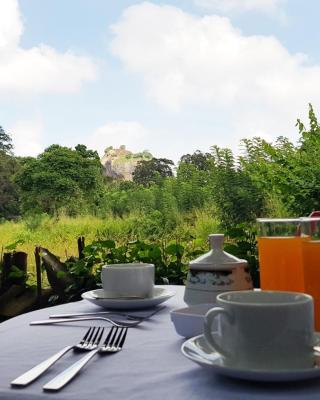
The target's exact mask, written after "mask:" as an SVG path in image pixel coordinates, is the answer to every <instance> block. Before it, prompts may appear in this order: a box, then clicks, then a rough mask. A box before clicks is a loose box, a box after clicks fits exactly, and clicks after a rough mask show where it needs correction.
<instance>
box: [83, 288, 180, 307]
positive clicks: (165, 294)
mask: <svg viewBox="0 0 320 400" xmlns="http://www.w3.org/2000/svg"><path fill="white" fill-rule="evenodd" d="M154 289H156V290H161V291H162V293H159V294H154V295H153V296H151V297H143V298H140V297H139V298H138V297H137V298H135V297H132V298H121V297H94V296H92V295H91V293H92V292H96V291H97V290H103V289H101V288H99V289H93V290H89V291H87V292H84V293H82V295H81V296H83V295H87V296H88V295H89V296H91V299H94V300H98V301H99V300H101V301H110V302H117V303H120V302H124V303H128V302H149V301H152V300H157V299H160V298H163V297H168V296H170V297H172V296H174V295H175V292H174V291H173V290H167V289H165V288H162V287H156V286H154Z"/></svg>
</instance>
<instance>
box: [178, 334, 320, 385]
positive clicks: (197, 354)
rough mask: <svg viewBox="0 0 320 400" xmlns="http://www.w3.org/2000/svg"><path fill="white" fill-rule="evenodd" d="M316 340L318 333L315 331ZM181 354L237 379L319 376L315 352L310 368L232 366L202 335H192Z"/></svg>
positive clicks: (319, 360)
mask: <svg viewBox="0 0 320 400" xmlns="http://www.w3.org/2000/svg"><path fill="white" fill-rule="evenodd" d="M315 335H316V341H318V340H319V339H320V333H318V332H317V333H316V334H315ZM181 351H182V353H183V355H185V356H186V357H187V358H189V359H190V360H192V361H194V362H196V363H197V364H199V365H201V366H202V367H205V368H208V369H210V370H212V371H214V372H216V373H219V374H221V375H226V376H230V377H233V378H238V379H246V380H251V381H265V382H286V381H296V380H303V379H310V378H316V377H320V354H319V353H316V352H315V357H314V359H315V364H314V367H312V368H301V369H289V370H249V369H241V368H232V367H230V366H226V365H224V362H223V358H222V356H221V355H220V354H219V353H218V352H212V350H211V349H210V348H209V346H208V344H207V342H206V340H205V338H204V336H203V335H199V336H196V337H193V338H191V339H189V340H187V341H186V342H184V343H183V345H182V347H181Z"/></svg>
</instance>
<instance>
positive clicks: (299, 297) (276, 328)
mask: <svg viewBox="0 0 320 400" xmlns="http://www.w3.org/2000/svg"><path fill="white" fill-rule="evenodd" d="M217 303H218V305H219V307H214V308H212V309H211V310H209V311H208V312H207V314H206V316H205V323H204V336H205V338H206V341H207V342H208V344H209V346H210V347H211V348H212V350H213V351H217V352H218V353H220V354H221V355H222V356H223V361H224V364H225V365H227V366H230V367H234V368H245V369H259V370H270V369H272V370H275V369H276V370H281V369H282V370H285V369H300V368H311V367H312V366H313V364H314V352H313V346H314V345H315V338H314V320H313V299H312V297H311V296H309V295H307V294H304V293H294V292H280V291H252V290H248V291H246V290H244V291H235V292H225V293H221V294H219V295H218V296H217ZM218 315H220V324H219V332H216V333H213V332H212V328H211V327H212V322H213V320H214V319H215V318H216V317H217V316H218Z"/></svg>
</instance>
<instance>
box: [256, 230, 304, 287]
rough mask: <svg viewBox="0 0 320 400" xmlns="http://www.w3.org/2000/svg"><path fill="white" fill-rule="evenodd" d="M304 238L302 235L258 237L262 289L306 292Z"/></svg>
mask: <svg viewBox="0 0 320 400" xmlns="http://www.w3.org/2000/svg"><path fill="white" fill-rule="evenodd" d="M304 240H305V239H304V238H302V237H301V236H267V237H264V236H262V237H259V238H258V249H259V263H260V286H261V289H264V290H286V291H291V292H304V274H303V260H302V242H303V241H304Z"/></svg>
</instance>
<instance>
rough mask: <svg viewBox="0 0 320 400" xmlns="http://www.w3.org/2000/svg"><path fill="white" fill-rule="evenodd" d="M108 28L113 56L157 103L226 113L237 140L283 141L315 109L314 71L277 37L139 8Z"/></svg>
mask: <svg viewBox="0 0 320 400" xmlns="http://www.w3.org/2000/svg"><path fill="white" fill-rule="evenodd" d="M112 30H113V32H114V35H115V38H114V40H113V42H112V52H113V54H114V55H116V56H117V57H118V58H119V59H120V60H121V61H122V62H123V64H124V65H125V66H126V68H127V69H128V70H129V71H131V72H133V73H136V74H137V75H139V76H141V77H142V79H143V81H144V84H145V87H146V91H147V94H148V95H149V96H150V97H152V98H153V99H154V100H155V101H156V102H157V103H158V104H160V105H161V106H163V107H164V108H166V109H168V110H172V111H180V110H183V109H184V107H188V110H190V107H194V108H196V107H208V108H210V109H211V110H212V112H213V113H218V114H220V115H221V114H222V113H225V115H226V120H227V121H228V123H229V121H230V120H232V121H234V126H233V134H234V135H236V137H237V138H238V137H239V136H240V137H242V138H243V137H247V136H252V135H254V134H257V133H261V132H262V133H264V134H265V135H272V136H273V137H274V136H278V135H288V134H289V133H290V132H293V131H294V132H295V131H296V129H295V128H294V122H295V119H296V118H297V117H299V116H303V115H305V113H306V109H307V104H308V103H309V102H311V103H313V104H314V105H315V106H317V105H318V104H319V105H320V92H319V90H318V88H319V85H320V66H319V65H311V64H310V63H309V62H308V58H307V56H305V55H302V54H290V52H289V51H288V50H287V49H286V48H285V47H284V46H283V45H282V44H281V43H280V41H279V40H277V39H276V38H275V37H272V36H254V35H252V36H245V35H243V34H242V33H241V31H240V30H239V29H236V28H235V27H234V26H233V25H232V24H231V22H230V20H229V19H227V18H225V17H220V16H216V15H210V16H204V17H196V16H193V15H190V14H187V13H185V12H183V11H182V10H180V9H178V8H176V7H172V6H158V5H154V4H151V3H142V4H139V5H135V6H132V7H129V8H128V9H126V10H125V12H124V13H123V15H122V18H121V19H120V20H119V21H118V23H117V24H115V25H114V26H113V27H112ZM213 130H214V127H213ZM231 142H232V139H231Z"/></svg>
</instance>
